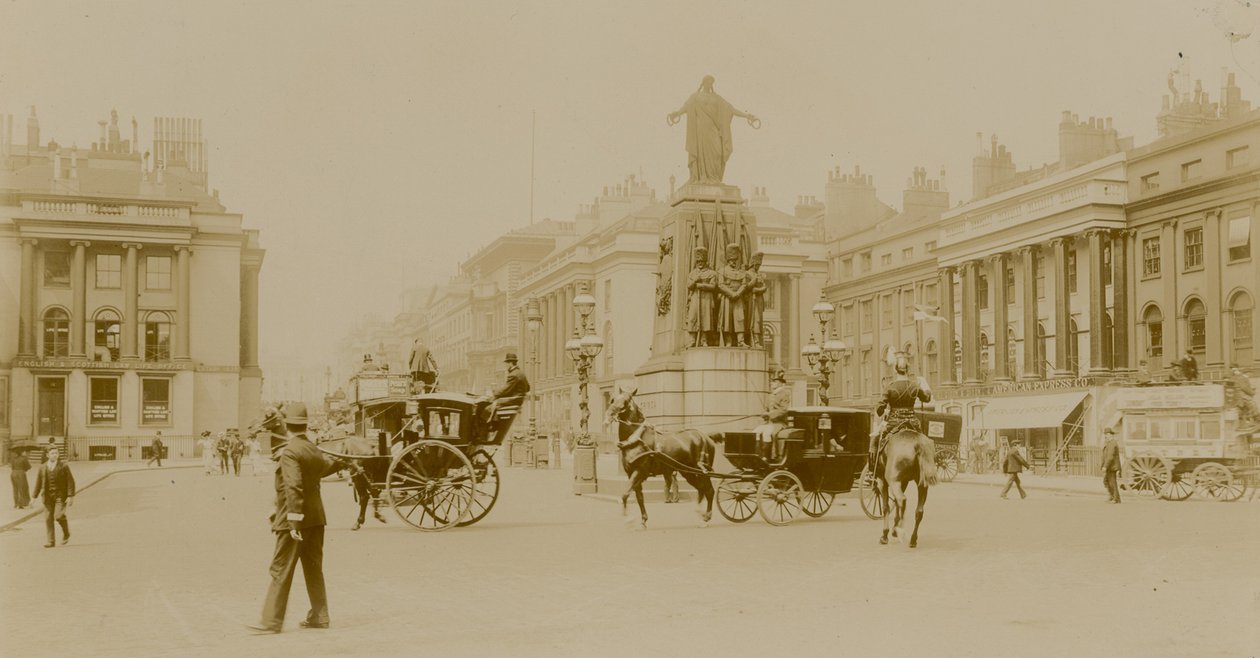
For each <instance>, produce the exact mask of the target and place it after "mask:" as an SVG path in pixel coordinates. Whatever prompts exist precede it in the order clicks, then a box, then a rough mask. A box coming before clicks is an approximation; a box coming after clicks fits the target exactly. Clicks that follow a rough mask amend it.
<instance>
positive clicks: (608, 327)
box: [604, 321, 616, 377]
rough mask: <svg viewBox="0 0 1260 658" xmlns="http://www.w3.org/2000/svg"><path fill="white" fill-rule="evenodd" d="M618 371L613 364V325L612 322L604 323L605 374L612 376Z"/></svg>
mask: <svg viewBox="0 0 1260 658" xmlns="http://www.w3.org/2000/svg"><path fill="white" fill-rule="evenodd" d="M614 372H616V370H615V366H614V365H613V327H612V322H611V321H610V322H605V323H604V376H605V377H611V376H612V374H613V373H614Z"/></svg>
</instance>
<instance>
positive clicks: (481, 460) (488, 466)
mask: <svg viewBox="0 0 1260 658" xmlns="http://www.w3.org/2000/svg"><path fill="white" fill-rule="evenodd" d="M469 461H471V462H472V467H473V473H476V475H477V480H476V484H477V486H476V488H475V489H474V490H473V492H472V509H471V510H470V511H469V512H468V518H466V519H464V520H463V521H460V522H459V525H460V527H463V526H468V525H472V524H474V523H476V522H478V521H480V520H482V519H484V518H485V517H486V515H487V514H489V513H490V509H491V508H493V507H494V503H495V501H497V500H498V499H499V467H498V466H496V465H495V463H494V458H493V457H491V456H490V453H488V452H486V451H485V450H478V451H477V452H474V453H473V454H472V458H471V459H470V460H469Z"/></svg>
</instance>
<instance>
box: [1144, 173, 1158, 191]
mask: <svg viewBox="0 0 1260 658" xmlns="http://www.w3.org/2000/svg"><path fill="white" fill-rule="evenodd" d="M1142 191H1143V192H1158V191H1159V172H1155V173H1153V174H1147V175H1145V176H1143V177H1142Z"/></svg>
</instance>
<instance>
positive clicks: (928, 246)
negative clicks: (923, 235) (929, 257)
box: [923, 240, 936, 252]
mask: <svg viewBox="0 0 1260 658" xmlns="http://www.w3.org/2000/svg"><path fill="white" fill-rule="evenodd" d="M923 249H924V251H928V252H932V251H936V240H928V243H927V244H926V245H924V246H923Z"/></svg>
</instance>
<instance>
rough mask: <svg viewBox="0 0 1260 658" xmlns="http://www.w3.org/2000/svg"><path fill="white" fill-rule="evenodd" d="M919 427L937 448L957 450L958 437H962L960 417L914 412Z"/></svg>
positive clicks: (933, 412) (929, 412)
mask: <svg viewBox="0 0 1260 658" xmlns="http://www.w3.org/2000/svg"><path fill="white" fill-rule="evenodd" d="M914 415H915V416H918V418H919V427H920V430H919V431H921V432H923V434H925V435H926V436H927V437H928V438H929V439H932V442H933V443H935V444H936V445H937V447H938V448H939V447H942V446H950V447H952V448H954V449H955V450H957V449H958V443H959V437H961V436H962V416H959V415H958V414H945V413H939V412H935V411H916V412H914Z"/></svg>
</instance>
